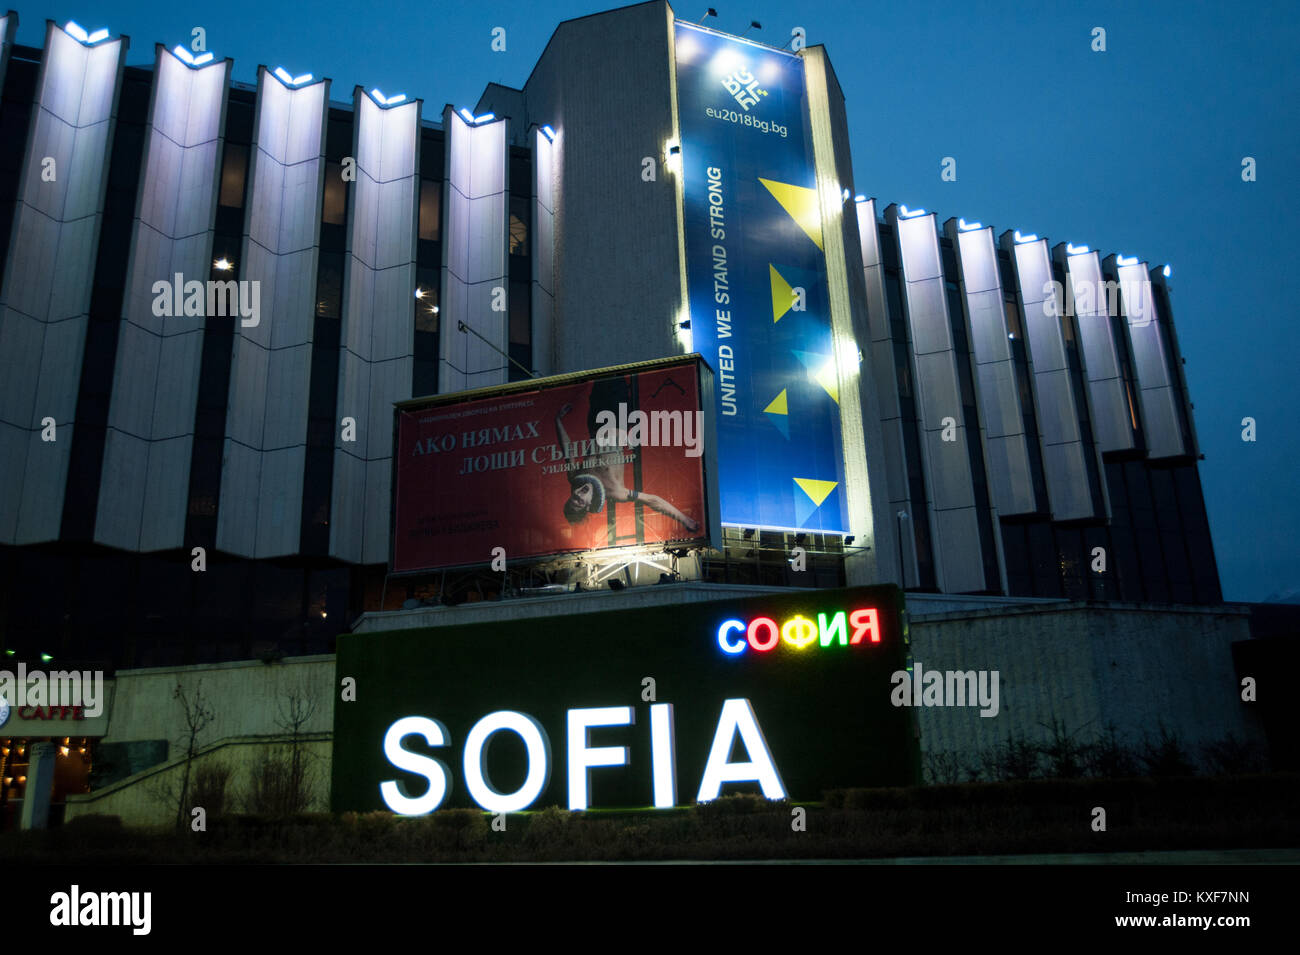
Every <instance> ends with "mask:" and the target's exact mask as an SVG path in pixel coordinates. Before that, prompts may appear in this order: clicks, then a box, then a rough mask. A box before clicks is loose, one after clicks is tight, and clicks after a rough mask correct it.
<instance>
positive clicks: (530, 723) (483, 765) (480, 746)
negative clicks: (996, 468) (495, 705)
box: [465, 710, 551, 812]
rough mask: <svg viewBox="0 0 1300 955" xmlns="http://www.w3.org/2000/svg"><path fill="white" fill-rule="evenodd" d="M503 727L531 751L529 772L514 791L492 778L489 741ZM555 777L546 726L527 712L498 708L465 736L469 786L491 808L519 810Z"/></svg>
mask: <svg viewBox="0 0 1300 955" xmlns="http://www.w3.org/2000/svg"><path fill="white" fill-rule="evenodd" d="M502 730H510V731H511V732H513V733H516V734H517V735H518V736H519V737H520V739H522V740H523V741H524V747H525V748H526V749H527V752H528V774H527V776H526V777H525V779H524V784H523V785H522V786H520V787H519V789H517V790H516V791H515V792H513V793H501V792H498V791H497V790H496V789H495V788H494V787H493V785H492V783H491V782H490V781H489V780H488V771H487V744H488V740H489V739H491V738H492V736H493V735H495V734H496V733H499V732H500V731H502ZM550 779H551V742H550V740H549V739H547V736H546V730H544V729H543V728H542V724H541V723H539V722H537V720H535V719H533V718H532V717H531V716H529V715H528V714H527V713H516V712H515V711H514V710H498V711H497V712H495V713H489V714H488V715H487V716H485V717H483V718H482V719H481V720H479V721H478V722H477V723H475V724H474V726H473V728H472V729H471V730H470V731H469V735H468V736H466V737H465V788H466V789H468V790H469V795H470V798H471V799H473V800H474V801H475V802H476V803H478V804H479V805H480V806H481V807H483V808H484V809H486V810H487V811H488V812H519V811H520V810H521V809H527V808H528V807H529V806H531V805H532V804H533V803H534V802H536V801H537V797H538V796H540V795H541V794H542V790H544V789H545V788H546V784H547V783H548V782H550Z"/></svg>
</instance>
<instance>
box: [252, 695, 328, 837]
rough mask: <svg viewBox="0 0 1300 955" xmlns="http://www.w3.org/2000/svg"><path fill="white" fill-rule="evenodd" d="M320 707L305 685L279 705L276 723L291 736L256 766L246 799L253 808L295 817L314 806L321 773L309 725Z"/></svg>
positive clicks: (254, 810)
mask: <svg viewBox="0 0 1300 955" xmlns="http://www.w3.org/2000/svg"><path fill="white" fill-rule="evenodd" d="M317 706H318V701H317V700H315V699H313V698H312V697H311V695H310V694H309V693H308V692H307V690H306V689H305V688H304V687H302V686H301V685H299V686H297V687H295V688H293V689H291V690H289V692H288V693H287V694H286V695H285V697H284V699H283V700H281V701H280V703H279V704H278V705H277V707H276V716H277V718H276V725H277V726H279V727H280V729H281V730H282V731H283V733H284V734H285V735H286V736H288V737H289V739H288V742H287V743H286V744H285V745H282V746H278V747H276V748H275V749H273V750H271V751H268V752H265V753H264V754H263V755H262V757H261V759H260V761H259V762H258V764H257V766H256V767H255V768H254V770H253V774H252V784H251V786H250V788H249V790H248V794H247V798H246V803H247V806H248V808H249V809H250V810H251V811H253V812H259V813H267V814H270V815H276V816H292V815H296V814H297V813H300V812H305V811H306V810H307V809H309V808H311V804H312V801H313V798H314V795H315V790H316V781H317V780H316V777H317V772H316V765H315V758H316V757H315V754H314V753H312V752H311V750H310V749H309V748H308V742H309V741H308V739H307V736H308V734H307V732H306V726H307V725H308V724H309V723H310V722H311V720H312V718H313V717H314V716H315V715H316V709H317Z"/></svg>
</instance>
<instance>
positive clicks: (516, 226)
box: [510, 197, 529, 255]
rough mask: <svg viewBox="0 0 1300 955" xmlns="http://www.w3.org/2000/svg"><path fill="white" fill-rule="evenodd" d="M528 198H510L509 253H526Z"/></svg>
mask: <svg viewBox="0 0 1300 955" xmlns="http://www.w3.org/2000/svg"><path fill="white" fill-rule="evenodd" d="M528 222H529V216H528V200H527V199H521V198H518V197H512V198H511V199H510V254H511V255H527V254H528Z"/></svg>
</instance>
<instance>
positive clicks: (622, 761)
mask: <svg viewBox="0 0 1300 955" xmlns="http://www.w3.org/2000/svg"><path fill="white" fill-rule="evenodd" d="M632 719H633V714H632V707H630V706H597V707H591V708H589V709H581V710H569V809H570V810H571V811H574V812H579V811H581V810H584V809H586V808H587V804H588V802H589V797H588V787H587V783H588V781H589V778H590V770H591V769H593V768H594V767H596V766H626V765H627V762H628V760H627V747H626V746H588V745H587V744H588V742H589V738H588V737H589V731H590V729H591V727H593V726H627V725H629V724H630V723H631V722H632Z"/></svg>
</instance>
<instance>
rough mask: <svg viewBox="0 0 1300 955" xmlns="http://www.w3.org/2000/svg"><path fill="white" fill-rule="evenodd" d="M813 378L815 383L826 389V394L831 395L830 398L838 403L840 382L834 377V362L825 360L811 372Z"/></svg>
mask: <svg viewBox="0 0 1300 955" xmlns="http://www.w3.org/2000/svg"><path fill="white" fill-rule="evenodd" d="M813 378H814V379H816V381H817V384H819V385H821V386H822V387H823V388H825V389H826V394H828V395H830V396H831V400H832V401H834V402H835V403H836V404H839V403H840V383H839V382H838V381H837V380H836V378H835V363H834V362H832V361H828V362H826V364H824V365H822V366H821V367H820V368H818V369H817V370H816V371H815V372H814V373H813Z"/></svg>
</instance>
